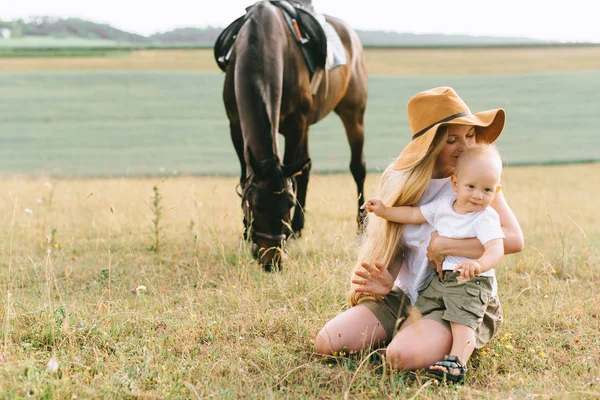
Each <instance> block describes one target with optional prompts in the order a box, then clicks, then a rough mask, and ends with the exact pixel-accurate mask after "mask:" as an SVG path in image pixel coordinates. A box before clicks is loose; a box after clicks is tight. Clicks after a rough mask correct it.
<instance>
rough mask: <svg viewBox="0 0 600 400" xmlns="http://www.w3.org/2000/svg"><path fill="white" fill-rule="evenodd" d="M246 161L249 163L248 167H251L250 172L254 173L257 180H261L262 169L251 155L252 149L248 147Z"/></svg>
mask: <svg viewBox="0 0 600 400" xmlns="http://www.w3.org/2000/svg"><path fill="white" fill-rule="evenodd" d="M248 160H249V161H250V166H251V167H252V171H254V175H255V176H256V178H257V179H258V180H261V179H262V178H263V172H262V168H261V166H260V163H259V162H258V161H256V158H254V154H252V149H250V146H248Z"/></svg>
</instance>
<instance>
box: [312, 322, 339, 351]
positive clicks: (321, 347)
mask: <svg viewBox="0 0 600 400" xmlns="http://www.w3.org/2000/svg"><path fill="white" fill-rule="evenodd" d="M326 328H327V327H324V328H323V329H321V331H320V332H319V334H318V335H317V338H316V340H315V351H316V352H317V353H318V354H322V355H327V356H330V355H333V353H334V352H336V351H338V350H337V349H334V347H333V343H332V341H331V338H330V337H329V334H328V333H327V329H326Z"/></svg>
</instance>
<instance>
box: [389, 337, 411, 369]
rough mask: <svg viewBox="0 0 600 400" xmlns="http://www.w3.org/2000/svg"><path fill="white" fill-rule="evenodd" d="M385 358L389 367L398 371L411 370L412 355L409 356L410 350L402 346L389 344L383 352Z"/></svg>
mask: <svg viewBox="0 0 600 400" xmlns="http://www.w3.org/2000/svg"><path fill="white" fill-rule="evenodd" d="M385 357H386V359H387V362H388V363H389V364H390V367H391V368H392V369H395V370H399V371H408V370H411V369H413V368H412V366H413V364H414V362H413V358H414V355H413V354H411V351H410V348H409V347H407V346H404V345H403V344H398V343H394V342H392V343H390V344H389V345H388V347H387V349H386V351H385Z"/></svg>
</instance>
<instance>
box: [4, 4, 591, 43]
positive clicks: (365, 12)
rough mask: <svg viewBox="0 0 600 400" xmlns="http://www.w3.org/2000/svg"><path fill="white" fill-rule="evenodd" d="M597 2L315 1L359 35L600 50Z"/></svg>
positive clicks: (161, 8) (157, 18) (58, 9)
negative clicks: (586, 45) (435, 36)
mask: <svg viewBox="0 0 600 400" xmlns="http://www.w3.org/2000/svg"><path fill="white" fill-rule="evenodd" d="M597 3H598V0H570V1H560V2H558V1H552V0H545V1H539V0H501V1H487V0H476V1H475V0H465V1H461V0H455V1H449V0H411V1H405V0H387V1H386V0H367V1H364V0H363V1H360V0H313V6H314V7H315V10H316V11H317V12H319V13H324V14H328V15H332V16H335V17H338V18H340V19H342V20H344V21H346V22H347V23H349V24H350V25H351V26H352V27H353V28H355V29H363V30H386V31H396V32H400V33H404V32H408V33H417V34H420V33H443V34H466V35H473V36H501V37H527V38H533V39H542V40H552V41H564V42H571V41H589V42H600V23H599V21H598V14H597V13H596V12H595V7H596V6H593V5H594V4H597ZM251 4H253V1H252V0H187V1H184V0H168V1H148V0H144V1H141V0H102V1H93V2H92V1H85V0H19V1H17V0H12V1H10V0H5V1H1V2H0V19H1V20H13V19H17V18H25V17H28V16H41V15H47V16H54V17H64V18H67V17H76V18H83V19H88V20H91V21H94V22H99V23H108V24H110V25H112V26H114V27H115V28H118V29H122V30H126V31H128V32H133V33H138V34H141V35H144V36H147V35H151V34H153V33H157V32H165V31H169V30H172V29H175V28H184V27H206V26H221V27H225V26H226V25H227V24H229V23H230V22H232V21H233V20H234V19H235V18H237V17H239V16H241V15H242V14H244V9H245V7H246V6H248V5H251Z"/></svg>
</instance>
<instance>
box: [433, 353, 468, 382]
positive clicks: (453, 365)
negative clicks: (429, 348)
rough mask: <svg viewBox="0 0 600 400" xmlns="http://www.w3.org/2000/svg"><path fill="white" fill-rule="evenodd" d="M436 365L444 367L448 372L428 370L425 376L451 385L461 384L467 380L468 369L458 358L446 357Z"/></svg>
mask: <svg viewBox="0 0 600 400" xmlns="http://www.w3.org/2000/svg"><path fill="white" fill-rule="evenodd" d="M434 365H436V366H439V367H444V368H445V369H446V371H442V370H439V369H431V368H427V369H426V370H425V375H427V376H429V377H431V378H435V379H437V380H439V381H441V382H444V381H448V382H450V383H461V382H462V381H464V379H465V374H466V373H467V367H465V366H464V365H462V364H461V363H460V360H459V359H458V357H456V356H445V357H444V359H443V360H442V361H438V362H436V363H435V364H434Z"/></svg>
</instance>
